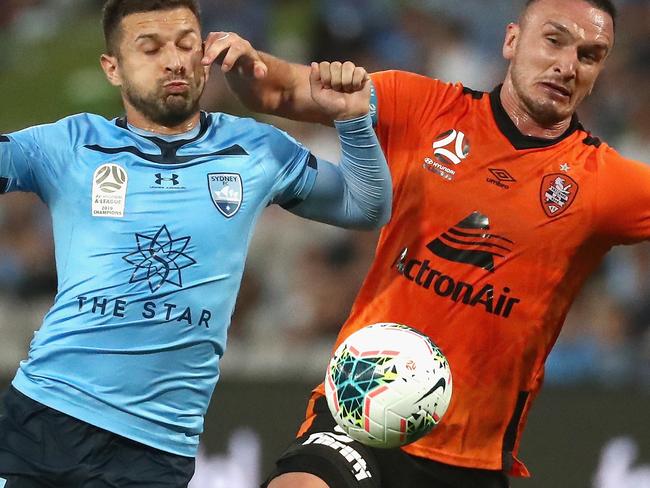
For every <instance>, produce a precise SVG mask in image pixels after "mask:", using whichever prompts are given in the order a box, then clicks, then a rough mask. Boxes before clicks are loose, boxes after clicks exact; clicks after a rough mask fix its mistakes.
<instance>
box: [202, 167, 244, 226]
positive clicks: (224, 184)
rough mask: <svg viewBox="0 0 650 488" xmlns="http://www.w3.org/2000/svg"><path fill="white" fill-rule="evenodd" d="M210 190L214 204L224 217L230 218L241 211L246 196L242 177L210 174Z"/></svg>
mask: <svg viewBox="0 0 650 488" xmlns="http://www.w3.org/2000/svg"><path fill="white" fill-rule="evenodd" d="M208 189H209V190H210V197H211V198H212V203H214V206H215V207H217V210H219V212H221V213H222V214H223V216H224V217H227V218H230V217H232V216H233V215H235V214H236V213H237V212H238V211H239V208H240V207H241V202H242V197H243V195H244V187H243V185H242V181H241V176H239V175H238V174H236V173H210V174H208Z"/></svg>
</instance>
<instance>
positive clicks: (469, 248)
mask: <svg viewBox="0 0 650 488" xmlns="http://www.w3.org/2000/svg"><path fill="white" fill-rule="evenodd" d="M489 230H490V219H489V218H488V217H487V216H486V215H483V214H481V213H479V212H473V213H472V214H470V215H469V216H467V217H466V218H465V219H463V220H461V221H460V222H459V223H458V224H456V225H455V226H453V227H451V228H450V229H449V230H447V232H444V233H443V234H442V235H441V236H440V237H438V238H436V239H434V240H433V241H431V242H430V243H429V244H427V249H429V250H430V251H431V252H432V253H433V254H435V255H436V256H438V257H441V258H443V259H446V260H447V261H453V262H456V263H465V264H471V265H472V266H476V267H478V268H483V269H485V270H487V271H490V272H494V268H495V267H496V266H497V264H498V262H499V260H504V259H505V258H506V256H507V255H508V254H510V252H511V251H512V245H513V244H514V242H513V241H511V240H510V239H507V238H506V237H503V236H499V235H496V234H490V233H489V232H488V231H489Z"/></svg>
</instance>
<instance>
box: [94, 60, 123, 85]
mask: <svg viewBox="0 0 650 488" xmlns="http://www.w3.org/2000/svg"><path fill="white" fill-rule="evenodd" d="M99 63H100V64H101V65H102V69H103V70H104V74H106V78H107V79H108V82H109V83H110V84H111V85H113V86H122V77H121V76H120V68H119V65H118V61H117V57H116V56H110V55H108V54H102V55H101V57H100V58H99Z"/></svg>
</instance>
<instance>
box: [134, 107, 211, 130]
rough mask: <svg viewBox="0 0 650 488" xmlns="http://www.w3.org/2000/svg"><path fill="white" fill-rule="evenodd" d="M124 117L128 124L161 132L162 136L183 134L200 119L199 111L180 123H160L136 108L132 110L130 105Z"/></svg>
mask: <svg viewBox="0 0 650 488" xmlns="http://www.w3.org/2000/svg"><path fill="white" fill-rule="evenodd" d="M126 119H127V120H128V121H129V124H131V125H132V126H133V127H137V128H138V129H142V130H146V131H147V132H153V133H156V134H161V135H164V136H173V135H176V134H183V133H185V132H188V131H191V130H192V129H194V128H195V127H196V126H197V125H198V124H199V121H200V120H201V113H200V112H196V113H195V114H193V115H192V116H190V117H189V118H188V119H186V120H184V121H183V122H181V123H180V124H176V125H162V124H159V123H157V122H154V121H152V120H150V119H148V118H147V117H145V116H144V115H142V114H141V113H140V112H138V111H137V110H134V109H133V108H132V107H129V106H127V107H126Z"/></svg>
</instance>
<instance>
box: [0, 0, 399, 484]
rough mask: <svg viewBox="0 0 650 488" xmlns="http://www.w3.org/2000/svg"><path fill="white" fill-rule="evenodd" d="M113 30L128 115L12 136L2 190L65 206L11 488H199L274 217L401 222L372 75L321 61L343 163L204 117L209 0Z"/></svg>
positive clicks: (8, 439)
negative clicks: (209, 422) (345, 88)
mask: <svg viewBox="0 0 650 488" xmlns="http://www.w3.org/2000/svg"><path fill="white" fill-rule="evenodd" d="M104 35H105V38H106V46H107V52H106V54H104V55H102V57H101V65H102V68H103V70H104V72H105V73H106V76H107V78H108V80H109V82H110V83H111V84H113V85H114V86H116V87H119V89H120V91H121V94H122V99H123V103H124V107H125V113H126V114H125V116H124V117H121V118H118V119H115V120H106V119H104V118H102V117H99V116H97V115H93V114H88V113H86V114H80V115H75V116H72V117H68V118H65V119H63V120H60V121H58V122H56V123H53V124H48V125H42V126H37V127H31V128H28V129H25V130H22V131H19V132H15V133H12V134H8V135H3V136H0V192H1V193H4V192H9V191H30V192H34V193H36V194H37V195H38V196H39V197H40V198H41V199H42V200H43V201H44V202H45V203H46V204H47V206H48V207H49V210H50V212H51V214H52V220H53V228H54V239H55V244H56V265H57V271H58V293H57V295H56V299H55V302H54V305H53V306H52V308H51V310H50V311H49V312H48V314H47V315H46V317H45V319H44V322H43V325H42V326H41V328H40V330H39V331H38V332H37V333H36V334H35V336H34V339H33V341H32V344H31V346H30V349H29V357H28V358H27V359H26V360H25V361H23V362H22V363H21V364H20V366H19V368H18V372H17V374H16V376H15V378H14V380H13V382H12V386H11V387H10V389H9V391H8V392H7V394H6V397H5V407H4V410H5V413H4V415H3V417H0V487H6V488H24V487H46V486H47V487H52V486H61V487H73V486H83V487H108V486H111V487H135V486H149V487H183V486H187V483H188V482H189V480H190V478H191V476H192V474H193V471H194V456H195V454H196V451H197V445H198V442H199V435H200V434H201V432H202V430H203V417H204V414H205V412H206V410H207V408H208V404H209V401H210V397H211V395H212V392H213V389H214V387H215V384H216V382H217V380H218V378H219V360H220V358H221V356H222V355H223V354H224V351H225V349H226V335H227V329H228V325H229V322H230V317H231V314H232V312H233V309H234V306H235V299H236V295H237V292H238V289H239V285H240V281H241V278H242V273H243V269H244V261H245V257H246V252H247V248H248V244H249V242H250V239H251V234H252V232H253V228H254V226H255V223H256V221H257V219H258V218H259V217H260V215H261V213H262V211H263V210H264V209H265V208H266V207H267V206H268V205H270V204H278V205H280V206H282V207H284V208H286V209H288V210H290V211H291V212H293V213H295V214H297V215H300V216H303V217H307V218H310V219H313V220H318V221H321V222H326V223H330V224H334V225H339V226H343V227H350V228H360V229H373V228H377V227H379V226H381V225H382V224H383V223H385V222H386V221H387V220H388V217H389V214H390V207H391V184H390V176H389V173H388V168H387V166H386V161H385V159H384V157H383V155H382V153H381V150H380V148H379V144H378V142H377V139H376V137H375V135H374V132H373V129H372V126H371V121H370V116H369V115H368V113H367V112H368V104H369V96H370V95H369V87H368V84H367V75H366V74H365V71H363V70H361V71H358V72H357V75H358V76H359V79H360V80H362V81H361V83H360V84H359V87H358V90H356V91H354V90H351V91H354V92H353V93H339V92H337V91H335V90H333V89H330V88H329V86H328V85H326V84H324V83H323V82H322V81H321V80H322V79H324V78H327V79H328V80H329V79H331V77H332V76H334V77H335V78H336V76H337V74H336V72H334V74H333V73H332V71H333V70H332V69H331V68H330V66H329V65H328V64H321V65H316V64H314V66H313V67H312V75H311V86H312V92H311V96H312V97H313V99H314V101H315V102H316V103H317V104H318V106H319V107H321V109H322V110H323V112H324V114H325V115H324V118H327V119H333V120H336V121H337V122H336V123H335V125H336V128H337V130H338V133H339V138H340V141H341V145H342V154H343V157H342V161H341V162H340V164H339V165H333V164H332V163H329V162H327V161H323V160H319V159H318V158H316V157H314V156H312V155H311V154H310V152H309V150H307V149H306V148H304V147H303V146H301V145H300V144H299V143H297V142H296V141H295V140H293V139H292V138H291V137H289V136H288V135H287V134H285V133H283V132H282V131H280V130H277V129H275V128H273V127H271V126H268V125H265V124H261V123H258V122H255V121H254V120H251V119H244V118H238V117H234V116H230V115H226V114H223V113H205V112H201V111H200V110H199V108H198V107H199V98H200V96H201V94H202V92H203V89H204V86H205V83H206V80H207V77H208V71H209V65H210V63H209V62H208V63H206V62H205V60H203V59H202V58H203V44H202V37H201V31H200V21H199V10H198V6H197V2H196V1H195V0H109V1H107V2H106V4H105V6H104ZM202 61H203V63H202ZM237 68H238V69H239V68H241V69H247V70H249V71H250V72H251V76H256V77H262V76H264V75H265V69H266V67H265V66H264V64H263V63H262V62H261V61H259V60H254V62H253V63H252V64H251V65H250V66H239V67H237ZM334 71H336V70H334Z"/></svg>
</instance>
